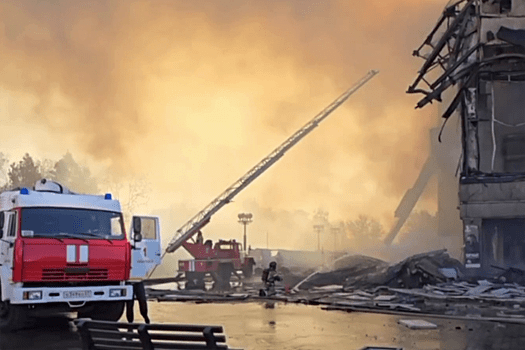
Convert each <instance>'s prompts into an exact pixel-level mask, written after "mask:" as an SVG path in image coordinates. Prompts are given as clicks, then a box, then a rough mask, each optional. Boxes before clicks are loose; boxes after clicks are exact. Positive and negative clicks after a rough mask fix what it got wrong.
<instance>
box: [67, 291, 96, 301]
mask: <svg viewBox="0 0 525 350" xmlns="http://www.w3.org/2000/svg"><path fill="white" fill-rule="evenodd" d="M64 298H65V299H73V298H75V299H76V298H91V291H90V290H78V291H72V292H64Z"/></svg>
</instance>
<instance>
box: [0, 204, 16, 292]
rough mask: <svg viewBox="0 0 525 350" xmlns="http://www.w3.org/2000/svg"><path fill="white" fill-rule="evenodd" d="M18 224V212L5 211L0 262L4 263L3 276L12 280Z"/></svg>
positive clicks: (0, 242) (0, 241) (2, 267)
mask: <svg viewBox="0 0 525 350" xmlns="http://www.w3.org/2000/svg"><path fill="white" fill-rule="evenodd" d="M16 225H17V220H16V212H14V211H6V212H4V225H3V226H2V232H1V238H0V264H2V266H1V270H2V276H5V277H7V279H8V281H11V279H12V278H13V251H14V245H15V238H16ZM2 295H5V294H2Z"/></svg>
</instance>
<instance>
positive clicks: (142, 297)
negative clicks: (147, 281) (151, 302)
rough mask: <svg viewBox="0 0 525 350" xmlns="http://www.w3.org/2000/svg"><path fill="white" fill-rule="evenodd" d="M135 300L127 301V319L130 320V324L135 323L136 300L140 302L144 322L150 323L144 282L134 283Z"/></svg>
mask: <svg viewBox="0 0 525 350" xmlns="http://www.w3.org/2000/svg"><path fill="white" fill-rule="evenodd" d="M132 285H133V298H132V299H131V300H128V301H126V318H127V319H128V322H129V323H133V319H134V313H133V306H134V304H135V299H136V300H137V301H138V302H139V311H140V314H141V315H142V317H143V318H144V322H146V323H148V324H149V323H150V320H149V317H148V300H147V298H146V290H145V288H144V283H143V282H133V283H132Z"/></svg>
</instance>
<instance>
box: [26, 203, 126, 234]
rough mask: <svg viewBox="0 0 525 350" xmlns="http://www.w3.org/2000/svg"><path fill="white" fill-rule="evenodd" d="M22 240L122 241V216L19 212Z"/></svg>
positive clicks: (51, 210)
mask: <svg viewBox="0 0 525 350" xmlns="http://www.w3.org/2000/svg"><path fill="white" fill-rule="evenodd" d="M21 230H22V236H25V237H43V236H44V237H61V238H65V237H68V236H71V238H78V237H82V238H95V239H96V238H100V239H113V238H115V239H122V238H124V226H123V222H122V215H121V214H120V213H116V212H110V211H102V210H87V209H70V208H23V209H22V227H21Z"/></svg>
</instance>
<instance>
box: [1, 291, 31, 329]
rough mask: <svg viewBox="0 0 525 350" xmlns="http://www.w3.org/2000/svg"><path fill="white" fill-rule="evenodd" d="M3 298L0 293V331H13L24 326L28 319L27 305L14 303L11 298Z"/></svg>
mask: <svg viewBox="0 0 525 350" xmlns="http://www.w3.org/2000/svg"><path fill="white" fill-rule="evenodd" d="M1 299H2V296H1V294H0V331H3V332H12V331H16V330H18V329H20V328H23V327H24V325H25V324H26V321H27V306H24V305H12V304H11V303H10V302H9V300H6V301H1Z"/></svg>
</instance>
